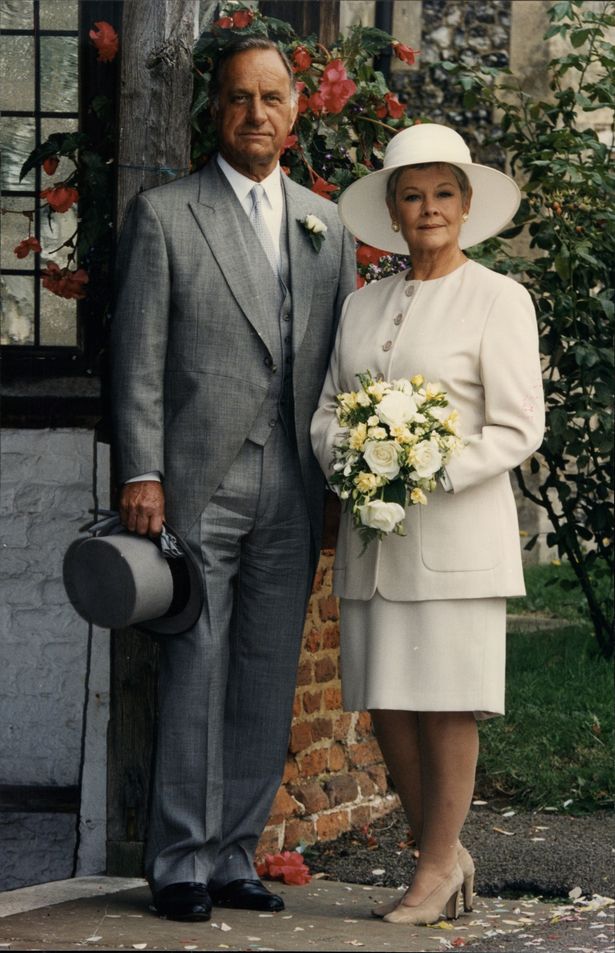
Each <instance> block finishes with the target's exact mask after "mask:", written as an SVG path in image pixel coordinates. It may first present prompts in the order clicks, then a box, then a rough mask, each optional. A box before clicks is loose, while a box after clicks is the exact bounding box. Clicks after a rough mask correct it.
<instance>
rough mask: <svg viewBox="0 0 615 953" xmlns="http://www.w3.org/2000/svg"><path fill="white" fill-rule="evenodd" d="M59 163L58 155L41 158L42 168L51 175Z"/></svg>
mask: <svg viewBox="0 0 615 953" xmlns="http://www.w3.org/2000/svg"><path fill="white" fill-rule="evenodd" d="M59 164H60V160H59V158H58V156H47V158H46V159H43V169H44V170H45V174H46V175H53V174H54V172H55V170H56V169H57V168H58V165H59Z"/></svg>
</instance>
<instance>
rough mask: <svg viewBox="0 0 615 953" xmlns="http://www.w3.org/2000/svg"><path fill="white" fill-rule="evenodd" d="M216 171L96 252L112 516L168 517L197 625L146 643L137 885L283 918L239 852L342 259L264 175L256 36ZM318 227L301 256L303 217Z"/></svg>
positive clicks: (287, 631) (299, 198)
mask: <svg viewBox="0 0 615 953" xmlns="http://www.w3.org/2000/svg"><path fill="white" fill-rule="evenodd" d="M212 101H213V109H214V116H215V119H216V123H217V129H218V136H219V155H218V156H217V157H216V158H214V159H212V160H211V161H210V162H209V163H208V164H207V165H206V166H205V168H204V169H203V170H201V171H200V172H198V173H196V174H194V175H191V176H188V177H186V178H184V179H180V180H176V181H174V182H172V183H170V184H168V185H165V186H162V187H160V188H156V189H152V190H151V191H148V192H146V193H143V194H140V195H139V196H137V197H136V199H135V200H134V201H133V203H132V205H131V207H130V209H129V212H128V213H127V217H126V222H125V225H124V228H123V232H122V239H121V242H120V248H119V252H118V261H119V275H120V277H119V286H118V295H117V304H116V309H115V314H114V319H113V327H112V366H113V374H112V397H113V406H114V436H115V449H116V458H117V467H118V476H119V480H120V481H121V482H122V489H121V496H120V514H121V518H122V521H123V522H124V524H125V525H126V526H127V527H128V529H130V530H133V531H136V532H137V533H141V534H150V535H155V534H157V533H159V532H160V529H161V526H162V522H163V520H164V519H165V518H167V517H168V519H169V521H170V523H171V525H173V526H174V527H176V528H177V529H178V531H179V532H181V533H182V534H183V535H184V537H185V538H186V540H187V542H188V544H189V545H190V546H191V548H192V550H193V552H194V553H195V555H196V557H197V558H198V560H199V562H200V564H201V566H202V570H203V579H204V588H205V604H204V607H203V612H202V614H201V617H200V619H199V621H198V623H197V625H196V626H195V627H194V628H193V629H191V630H189V631H188V632H186V633H185V634H183V635H176V636H169V637H168V638H166V639H165V640H163V642H162V645H161V659H160V706H159V725H158V734H157V750H156V765H155V771H154V781H153V794H152V804H151V813H150V825H149V831H148V842H147V847H146V858H145V864H146V875H147V878H148V880H149V883H150V885H151V888H152V891H153V895H154V904H155V907H156V909H157V911H158V912H159V913H160V914H161V915H165V916H168V917H171V918H174V919H180V920H204V919H207V918H208V917H209V915H210V911H211V906H212V902H213V904H217V905H227V906H235V907H244V908H249V909H256V910H265V911H277V910H281V909H283V906H284V904H283V902H282V899H281V898H280V897H278V896H276V895H275V894H272V893H270V892H269V891H268V890H267V889H266V888H265V887H264V885H263V884H262V883H261V882H260V880H259V879H258V877H257V875H256V873H255V870H254V864H253V856H254V851H255V848H256V844H257V842H258V839H259V836H260V834H261V832H262V830H263V827H264V825H265V823H266V820H267V817H268V814H269V810H270V808H271V803H272V801H273V798H274V796H275V794H276V791H277V789H278V786H279V784H280V780H281V777H282V772H283V767H284V760H285V753H286V750H287V745H288V732H289V726H290V718H291V712H292V702H293V696H294V687H295V677H296V667H297V660H298V654H299V649H300V642H301V632H302V627H303V620H304V614H305V608H306V603H307V598H308V595H309V589H310V583H311V579H312V575H313V572H314V569H315V565H316V559H317V556H318V553H319V548H320V533H321V526H322V516H323V494H324V486H323V480H322V477H321V474H320V470H319V468H318V464H317V463H316V461H315V459H314V457H313V455H312V450H311V447H310V442H309V423H310V418H311V415H312V413H313V411H314V409H315V407H316V405H317V402H318V396H319V393H320V390H321V387H322V383H323V379H324V376H325V372H326V368H327V361H328V357H329V353H330V350H331V345H332V341H333V337H334V333H335V327H336V323H337V318H338V316H339V311H340V308H341V304H342V302H343V300H344V298H345V297H346V295H347V294H349V293H350V291H351V290H353V287H354V243H353V241H352V239H351V238H350V236H349V235H348V234H347V233H345V232H344V231H343V229H342V227H341V226H340V224H339V221H338V217H337V212H336V208H335V206H334V205H333V204H332V203H331V202H328V201H326V200H323V199H321V198H320V197H319V196H317V195H315V194H314V193H313V192H310V191H309V190H308V189H305V188H303V187H301V186H299V185H297V184H296V183H294V182H292V181H291V180H289V179H288V178H287V177H286V176H284V175H282V174H281V170H280V167H279V164H278V156H279V153H280V150H281V148H282V146H283V143H284V141H285V139H286V137H287V135H288V133H289V131H290V129H291V128H292V125H293V122H294V120H295V117H296V112H297V106H296V92H295V90H294V86H293V73H292V69H291V67H290V64H289V63H288V61H287V60H286V58H285V57H284V56H283V55H282V54H281V53H280V52H279V50H278V49H277V47H276V46H275V45H274V44H272V43H270V42H269V41H267V40H260V39H254V38H252V39H249V38H246V39H241V40H239V41H236V42H235V44H234V45H233V46H232V47H230V48H229V49H228V50H227V51H225V53H224V54H223V55H222V58H221V60H220V64H219V67H218V72H217V77H215V84H214V89H213V91H212ZM310 214H312V215H315V216H316V219H317V220H318V222H317V224H318V225H319V223H322V224H323V225H325V226H326V232H323V233H322V234H324V241H323V242H322V244H321V247H320V249H319V250H317V249H316V248H315V247H314V244H313V243H312V241H311V236H310V233H309V231H308V230H307V228H306V226H305V224H304V223H305V219H306V216H308V215H310Z"/></svg>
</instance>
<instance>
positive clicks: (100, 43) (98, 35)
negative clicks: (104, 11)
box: [89, 20, 120, 63]
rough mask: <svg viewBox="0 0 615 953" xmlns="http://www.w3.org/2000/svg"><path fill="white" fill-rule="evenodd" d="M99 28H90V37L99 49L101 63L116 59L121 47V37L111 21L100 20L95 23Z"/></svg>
mask: <svg viewBox="0 0 615 953" xmlns="http://www.w3.org/2000/svg"><path fill="white" fill-rule="evenodd" d="M94 26H95V27H97V28H98V29H97V30H90V33H89V37H90V39H91V41H92V43H93V44H94V46H95V47H96V49H97V50H98V57H97V59H98V60H99V62H100V63H110V62H111V60H113V59H115V57H116V55H117V51H118V47H119V43H120V41H119V38H118V35H117V33H116V32H115V30H114V29H113V27H112V26H111V24H110V23H107V21H106V20H99V21H98V23H95V24H94Z"/></svg>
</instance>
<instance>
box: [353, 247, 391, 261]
mask: <svg viewBox="0 0 615 953" xmlns="http://www.w3.org/2000/svg"><path fill="white" fill-rule="evenodd" d="M383 255H386V252H385V251H382V249H381V248H374V247H373V246H372V245H359V247H358V248H357V262H358V264H359V265H377V264H378V262H379V261H380V259H381V258H382V256H383Z"/></svg>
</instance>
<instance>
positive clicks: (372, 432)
mask: <svg viewBox="0 0 615 953" xmlns="http://www.w3.org/2000/svg"><path fill="white" fill-rule="evenodd" d="M367 432H368V434H369V436H370V439H371V440H386V438H387V437H388V434H387V432H386V430H385V429H384V427H370V428H369V430H368V431H367Z"/></svg>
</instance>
